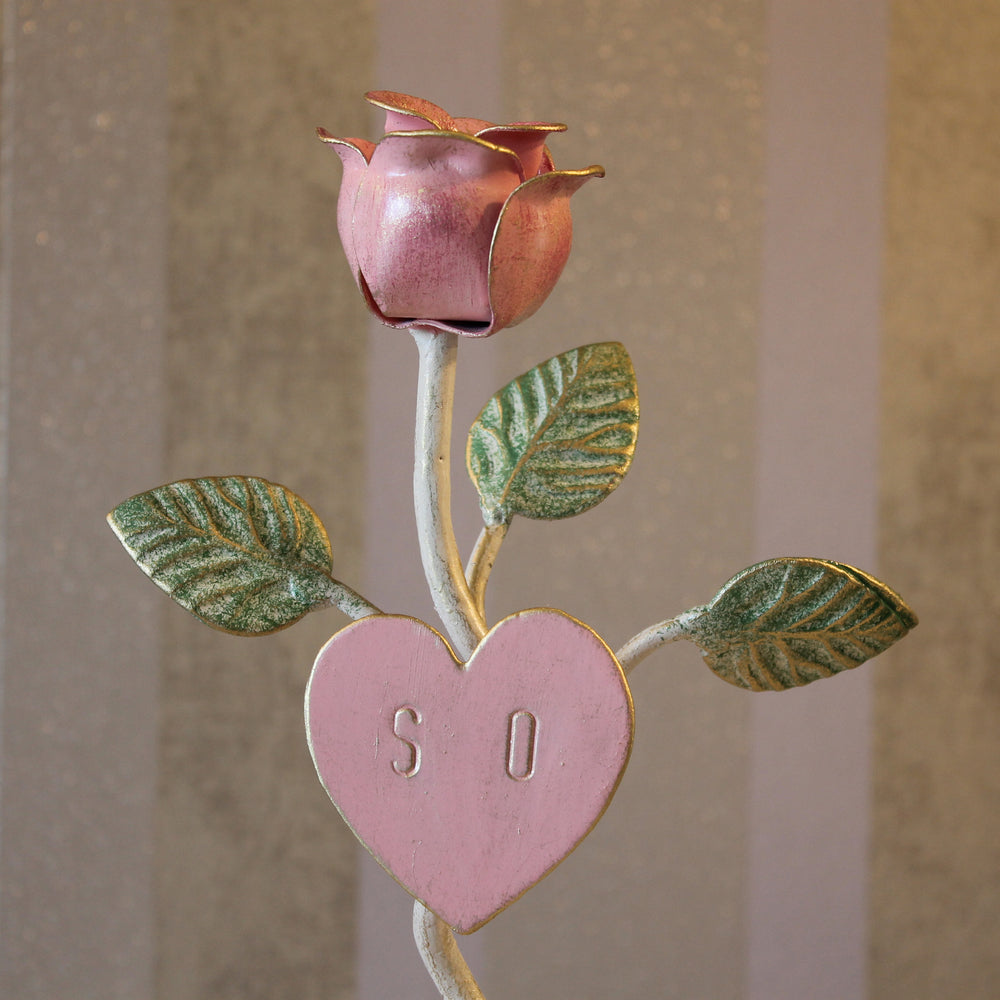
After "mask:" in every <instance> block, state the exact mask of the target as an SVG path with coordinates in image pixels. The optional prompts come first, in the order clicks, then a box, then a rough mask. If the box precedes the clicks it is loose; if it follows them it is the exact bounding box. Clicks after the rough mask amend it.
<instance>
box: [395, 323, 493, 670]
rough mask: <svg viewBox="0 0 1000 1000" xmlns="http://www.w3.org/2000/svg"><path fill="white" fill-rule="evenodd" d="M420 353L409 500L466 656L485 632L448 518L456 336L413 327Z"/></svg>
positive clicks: (439, 597)
mask: <svg viewBox="0 0 1000 1000" xmlns="http://www.w3.org/2000/svg"><path fill="white" fill-rule="evenodd" d="M413 339H414V340H415V341H416V343H417V350H418V351H419V352H420V371H419V375H418V379H419V381H418V384H417V428H416V437H415V441H414V464H413V502H414V509H415V511H416V515H417V537H418V539H419V541H420V555H421V558H422V559H423V564H424V575H425V576H426V577H427V585H428V586H429V587H430V591H431V597H432V598H433V599H434V607H435V609H436V610H437V613H438V614H439V615H440V616H441V620H442V621H443V622H444V625H445V628H446V629H447V631H448V636H449V638H450V639H451V642H452V645H453V646H454V647H455V652H456V653H457V654H458V655H459V656H460V657H461V658H462V659H463V660H467V659H468V658H469V657H470V656H471V655H472V651H473V650H474V649H475V648H476V646H477V645H478V644H479V640H480V639H482V637H483V636H484V635H486V631H487V629H486V622H485V621H484V619H483V616H482V614H481V613H480V611H479V609H478V607H477V606H476V602H475V600H474V599H473V597H472V594H471V592H470V590H469V585H468V583H467V582H466V579H465V571H464V570H463V569H462V560H461V557H460V556H459V554H458V544H457V543H456V541H455V530H454V528H453V526H452V522H451V415H452V410H453V408H454V399H455V362H456V358H457V355H458V336H457V335H456V334H454V333H445V332H443V331H438V330H423V329H417V330H415V331H414V332H413Z"/></svg>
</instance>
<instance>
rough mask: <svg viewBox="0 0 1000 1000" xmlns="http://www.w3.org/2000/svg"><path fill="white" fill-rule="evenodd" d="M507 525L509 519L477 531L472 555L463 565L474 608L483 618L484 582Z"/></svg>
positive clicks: (484, 608)
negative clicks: (464, 565)
mask: <svg viewBox="0 0 1000 1000" xmlns="http://www.w3.org/2000/svg"><path fill="white" fill-rule="evenodd" d="M509 527H510V522H509V521H504V522H503V523H501V524H487V525H485V526H484V527H483V530H482V531H481V532H479V538H477V539H476V547H475V548H474V549H473V550H472V555H471V556H469V562H468V563H467V565H466V567H465V576H466V578H467V579H468V581H469V591H470V592H471V594H472V599H473V600H474V601H475V602H476V610H478V612H479V614H480V615H481V616H482V618H483V619H485V618H486V584H487V583H488V582H489V579H490V573H491V572H492V570H493V565H494V563H496V561H497V554H498V553H499V551H500V546H501V545H502V544H503V540H504V538H505V537H506V536H507V529H508V528H509Z"/></svg>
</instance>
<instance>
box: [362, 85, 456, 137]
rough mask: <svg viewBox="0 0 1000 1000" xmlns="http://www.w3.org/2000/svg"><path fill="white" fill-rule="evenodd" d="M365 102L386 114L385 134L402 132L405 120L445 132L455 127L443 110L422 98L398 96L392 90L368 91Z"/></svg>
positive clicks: (398, 94) (406, 95)
mask: <svg viewBox="0 0 1000 1000" xmlns="http://www.w3.org/2000/svg"><path fill="white" fill-rule="evenodd" d="M365 100H366V101H368V103H369V104H374V105H375V107H377V108H382V109H383V110H384V111H386V112H387V113H388V117H387V119H386V131H387V132H393V131H400V130H402V127H403V126H404V125H405V124H406V123H405V119H407V118H410V119H413V118H417V119H420V120H422V121H425V122H427V123H428V124H430V125H433V126H434V128H436V129H443V130H445V131H449V130H452V129H454V127H455V122H454V120H453V119H452V117H451V115H449V114H448V112H447V111H445V110H444V108H439V107H438V106H437V105H436V104H435V103H434V102H433V101H427V100H424V98H422V97H412V96H411V95H410V94H400V93H397V92H396V91H394V90H369V91H368V93H367V94H365ZM400 119H403V120H404V121H401V120H400ZM418 127H419V126H418Z"/></svg>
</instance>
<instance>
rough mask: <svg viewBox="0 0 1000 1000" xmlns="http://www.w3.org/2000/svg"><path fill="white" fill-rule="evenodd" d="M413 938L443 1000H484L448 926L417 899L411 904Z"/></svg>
mask: <svg viewBox="0 0 1000 1000" xmlns="http://www.w3.org/2000/svg"><path fill="white" fill-rule="evenodd" d="M413 940H414V941H416V942H417V950H418V951H419V952H420V957H421V958H422V959H423V960H424V967H425V968H426V969H427V971H428V972H429V973H430V977H431V979H433V980H434V985H435V986H436V987H437V988H438V990H439V992H440V993H441V996H442V997H443V998H444V1000H484V997H483V994H482V991H481V990H480V989H479V986H478V985H477V983H476V980H475V979H474V978H473V975H472V972H471V971H470V970H469V966H468V964H467V963H466V961H465V959H464V958H463V957H462V953H461V952H460V951H459V950H458V944H457V943H456V941H455V935H454V934H453V933H452V930H451V928H450V927H449V926H448V925H447V924H446V923H445V922H444V921H443V920H442V919H441V918H440V917H436V916H435V915H434V914H433V913H431V911H430V910H428V909H427V907H426V906H424V904H423V903H421V902H419V901H418V902H415V903H414V904H413Z"/></svg>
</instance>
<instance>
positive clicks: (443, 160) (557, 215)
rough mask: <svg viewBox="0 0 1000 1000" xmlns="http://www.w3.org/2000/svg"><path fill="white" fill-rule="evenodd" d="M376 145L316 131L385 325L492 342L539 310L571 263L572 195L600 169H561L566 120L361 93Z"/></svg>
mask: <svg viewBox="0 0 1000 1000" xmlns="http://www.w3.org/2000/svg"><path fill="white" fill-rule="evenodd" d="M366 97H367V99H368V100H369V101H370V102H371V103H372V104H374V105H375V106H376V107H380V108H383V109H385V111H386V121H385V131H386V134H385V135H384V136H383V137H382V139H381V140H380V141H379V142H378V143H372V142H369V141H368V140H367V139H345V138H338V137H337V136H334V135H331V134H330V133H329V132H327V131H326V130H325V129H319V130H318V132H319V137H320V139H322V140H323V141H324V142H328V143H330V144H331V145H332V146H333V148H334V150H335V151H336V152H337V154H338V155H339V156H340V158H341V160H342V161H343V164H344V175H343V182H342V184H341V188H340V195H339V197H338V201H337V228H338V230H339V232H340V239H341V242H342V243H343V246H344V252H345V254H346V256H347V261H348V264H349V265H350V267H351V274H352V275H353V277H354V279H355V281H357V283H358V286H359V287H360V289H361V291H362V293H363V295H364V297H365V301H366V303H367V304H368V307H369V309H371V311H372V312H373V313H374V315H376V316H377V317H378V318H379V320H380V321H381V322H383V323H385V324H386V325H387V326H392V327H397V328H404V327H432V328H434V329H438V330H443V331H447V332H451V333H457V334H460V335H462V336H467V337H488V336H490V334H493V333H496V332H497V331H498V330H500V329H502V328H503V327H506V326H514V325H515V324H516V323H519V322H520V321H521V320H523V319H527V318H528V317H529V316H530V315H531V314H532V313H534V312H535V311H536V310H537V309H538V308H539V307H540V306H541V304H542V303H543V302H544V301H545V299H546V298H547V297H548V294H549V292H551V291H552V288H553V287H554V286H555V283H556V282H557V281H558V280H559V275H560V274H562V270H563V267H564V266H565V264H566V260H567V258H568V257H569V251H570V245H571V243H572V238H573V222H572V217H571V215H570V207H569V200H570V198H571V197H572V195H573V194H574V193H575V192H576V191H578V190H579V189H580V188H581V187H582V186H583V184H584V183H586V181H588V180H589V179H590V178H591V177H603V176H604V169H603V168H602V167H599V166H591V167H588V168H586V169H585V170H556V169H555V165H554V164H553V162H552V157H551V155H550V154H549V151H548V148H547V147H546V146H545V140H546V139H547V138H548V136H549V135H551V134H552V133H554V132H563V131H565V129H566V126H565V125H559V124H554V123H547V122H517V123H514V124H512V125H493V124H491V123H490V122H487V121H482V120H480V119H475V118H452V117H451V115H449V114H448V112H447V111H445V110H444V109H442V108H439V107H437V106H436V105H435V104H432V103H431V102H430V101H426V100H423V99H421V98H417V97H411V96H409V95H408V94H397V93H394V92H392V91H372V92H370V93H368V94H367V95H366Z"/></svg>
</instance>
